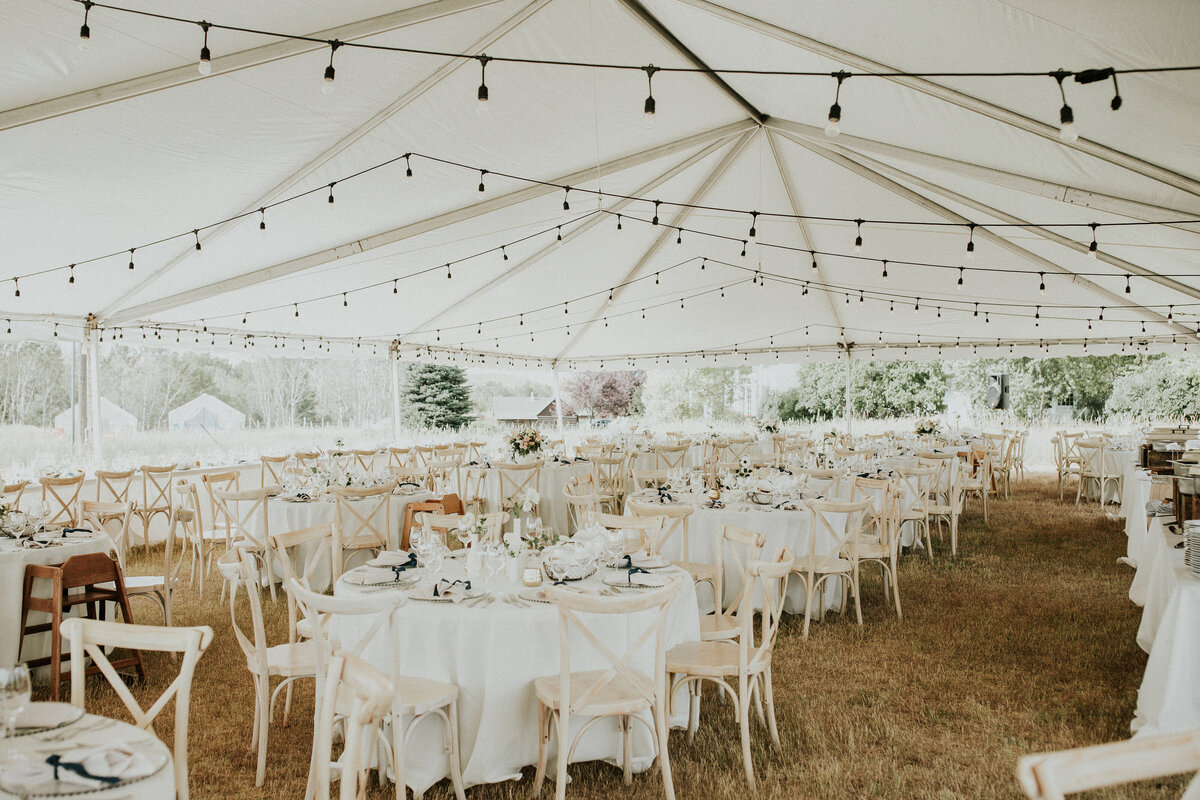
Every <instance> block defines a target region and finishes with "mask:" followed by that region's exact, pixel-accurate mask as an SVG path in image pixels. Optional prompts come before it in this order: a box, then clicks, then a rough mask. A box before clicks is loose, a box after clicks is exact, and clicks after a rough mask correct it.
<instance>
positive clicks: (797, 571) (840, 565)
mask: <svg viewBox="0 0 1200 800" xmlns="http://www.w3.org/2000/svg"><path fill="white" fill-rule="evenodd" d="M871 504H872V503H871V500H870V499H866V500H858V501H855V502H853V503H843V502H835V501H832V500H809V501H807V505H808V509H809V525H808V552H807V553H804V554H803V555H798V556H796V559H795V563H794V564H793V566H792V574H794V575H797V576H799V578H800V580H801V581H802V582H803V583H804V593H805V599H804V638H806V639H807V638H808V628H809V623H810V622H811V621H812V618H813V605H814V603H815V602H816V601H817V600H819V599H821V600H822V602H821V612H820V616H824V606H825V604H824V602H823V595H822V593H821V584H822V583H825V582H827V581H829V580H830V579H832V578H841V580H842V609H843V611H844V610H845V606H846V597H847V593H848V592H849V591H853V592H854V604H855V609H856V611H857V616H858V624H859V625H862V604H861V602H860V601H859V596H858V595H859V591H858V585H857V581H856V579H857V568H858V534H859V532H860V531H861V530H862V522H861V518H862V515H863V512H865V511H866V510H867V509H868V508H870V507H871ZM818 542H820V545H818ZM819 618H820V617H818V619H819Z"/></svg>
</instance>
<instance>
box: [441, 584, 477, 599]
mask: <svg viewBox="0 0 1200 800" xmlns="http://www.w3.org/2000/svg"><path fill="white" fill-rule="evenodd" d="M460 584H461V585H462V587H463V588H464V589H466V590H467V591H468V592H469V591H471V582H470V581H449V585H450V586H458V585H460ZM440 585H441V584H440V582H439V583H437V584H434V586H433V596H434V597H441V592H440V591H439V590H438V586H440Z"/></svg>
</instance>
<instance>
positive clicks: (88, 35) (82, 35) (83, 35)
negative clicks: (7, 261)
mask: <svg viewBox="0 0 1200 800" xmlns="http://www.w3.org/2000/svg"><path fill="white" fill-rule="evenodd" d="M93 5H95V4H94V3H93V2H92V0H83V25H81V26H80V27H79V49H80V50H81V51H83V52H85V53H86V52H87V49H88V44H89V43H90V42H91V40H92V29H91V28H90V27H88V14H89V13H90V12H91V10H92V6H93ZM9 333H12V331H11V330H10V331H9Z"/></svg>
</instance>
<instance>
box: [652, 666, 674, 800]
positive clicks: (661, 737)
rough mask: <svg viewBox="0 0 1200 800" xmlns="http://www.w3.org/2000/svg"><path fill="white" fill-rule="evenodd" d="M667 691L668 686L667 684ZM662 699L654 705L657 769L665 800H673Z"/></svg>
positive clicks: (666, 727)
mask: <svg viewBox="0 0 1200 800" xmlns="http://www.w3.org/2000/svg"><path fill="white" fill-rule="evenodd" d="M667 687H668V690H669V689H670V684H669V683H668V684H667ZM663 702H664V701H663V699H662V698H660V699H659V701H658V702H657V703H655V705H654V709H653V712H652V713H653V714H654V730H655V733H656V734H657V735H658V769H659V772H661V773H662V780H663V794H664V795H665V796H666V800H675V780H674V778H672V776H671V755H670V752H669V748H668V747H667V737H668V735H669V734H670V724H669V723H668V722H667V716H666V713H665V711H664V709H663Z"/></svg>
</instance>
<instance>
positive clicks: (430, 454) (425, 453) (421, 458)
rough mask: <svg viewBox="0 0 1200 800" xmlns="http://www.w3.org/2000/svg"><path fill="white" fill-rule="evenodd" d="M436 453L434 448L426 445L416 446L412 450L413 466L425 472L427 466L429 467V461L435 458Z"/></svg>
mask: <svg viewBox="0 0 1200 800" xmlns="http://www.w3.org/2000/svg"><path fill="white" fill-rule="evenodd" d="M435 452H436V451H435V450H434V448H433V447H428V446H424V445H416V446H414V447H413V449H412V454H413V466H415V467H416V468H417V469H420V470H424V469H425V468H426V467H427V466H429V460H430V459H431V458H434V457H435V456H434V453H435Z"/></svg>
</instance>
